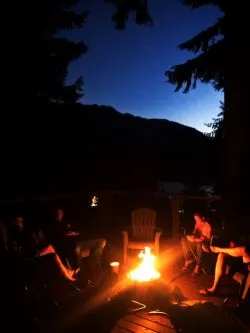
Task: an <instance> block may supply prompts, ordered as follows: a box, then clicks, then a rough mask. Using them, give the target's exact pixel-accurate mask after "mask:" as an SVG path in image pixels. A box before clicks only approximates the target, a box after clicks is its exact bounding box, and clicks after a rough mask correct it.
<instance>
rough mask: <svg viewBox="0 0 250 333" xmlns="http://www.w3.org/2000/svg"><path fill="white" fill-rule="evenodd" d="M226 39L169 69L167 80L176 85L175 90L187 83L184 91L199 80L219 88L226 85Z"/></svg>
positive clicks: (188, 89)
mask: <svg viewBox="0 0 250 333" xmlns="http://www.w3.org/2000/svg"><path fill="white" fill-rule="evenodd" d="M223 51H224V41H223V40H221V41H219V42H217V43H216V44H214V45H211V46H210V47H209V49H208V50H207V51H206V52H204V53H202V54H200V55H199V56H197V57H195V58H193V59H191V60H188V61H186V62H185V63H184V64H180V65H176V66H174V67H172V69H171V70H170V71H167V72H166V73H165V75H166V76H167V82H168V83H170V84H173V85H175V86H176V89H175V91H179V90H180V89H181V88H182V87H183V85H185V88H184V91H183V92H184V93H187V92H189V91H190V89H191V88H193V89H194V88H195V87H196V83H197V81H198V80H199V81H201V82H202V83H212V84H213V85H215V86H217V87H218V89H222V88H223V87H224V76H223V63H224V60H223V54H224V52H223Z"/></svg>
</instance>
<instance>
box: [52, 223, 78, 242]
mask: <svg viewBox="0 0 250 333" xmlns="http://www.w3.org/2000/svg"><path fill="white" fill-rule="evenodd" d="M74 231H75V230H74V229H73V228H72V226H71V224H70V223H68V222H66V221H65V220H63V221H61V222H59V221H53V222H52V223H51V224H50V225H49V227H48V229H47V233H46V234H47V238H48V241H49V242H50V243H51V244H52V245H54V246H55V247H58V246H60V247H61V246H63V245H64V244H65V242H67V238H68V237H67V234H68V233H69V232H74Z"/></svg>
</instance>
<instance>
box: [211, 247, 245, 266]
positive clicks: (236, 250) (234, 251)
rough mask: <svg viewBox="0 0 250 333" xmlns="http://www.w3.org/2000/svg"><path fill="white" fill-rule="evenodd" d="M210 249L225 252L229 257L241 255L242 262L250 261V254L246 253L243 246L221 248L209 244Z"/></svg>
mask: <svg viewBox="0 0 250 333" xmlns="http://www.w3.org/2000/svg"><path fill="white" fill-rule="evenodd" d="M210 248H211V251H212V252H215V253H225V254H228V255H229V256H231V257H242V260H243V262H244V263H250V254H249V253H247V251H246V248H245V246H238V247H233V248H221V247H215V246H211V247H210Z"/></svg>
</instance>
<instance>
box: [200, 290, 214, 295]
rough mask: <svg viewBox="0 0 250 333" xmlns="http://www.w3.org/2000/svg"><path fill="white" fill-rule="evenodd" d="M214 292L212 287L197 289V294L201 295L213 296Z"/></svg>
mask: <svg viewBox="0 0 250 333" xmlns="http://www.w3.org/2000/svg"><path fill="white" fill-rule="evenodd" d="M214 293H215V289H214V288H208V289H201V290H199V294H200V295H202V296H213V295H214Z"/></svg>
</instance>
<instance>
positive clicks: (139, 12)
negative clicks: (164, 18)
mask: <svg viewBox="0 0 250 333" xmlns="http://www.w3.org/2000/svg"><path fill="white" fill-rule="evenodd" d="M104 2H106V3H110V4H112V5H114V6H115V7H116V12H115V13H114V14H113V15H112V21H113V22H114V23H115V28H116V29H118V30H124V29H125V28H126V23H127V22H128V19H129V17H130V15H131V14H135V23H136V24H138V25H150V26H152V25H153V20H152V18H151V16H150V15H149V12H148V3H147V0H104Z"/></svg>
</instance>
